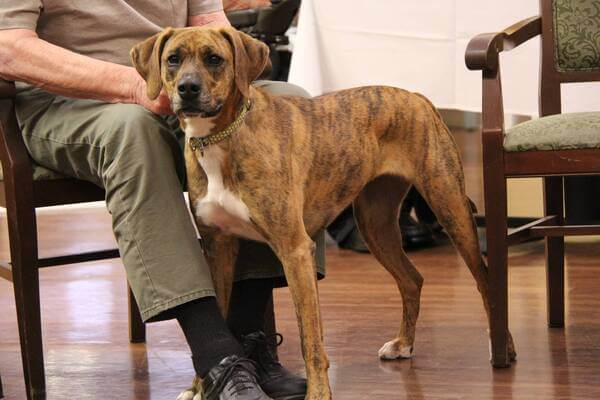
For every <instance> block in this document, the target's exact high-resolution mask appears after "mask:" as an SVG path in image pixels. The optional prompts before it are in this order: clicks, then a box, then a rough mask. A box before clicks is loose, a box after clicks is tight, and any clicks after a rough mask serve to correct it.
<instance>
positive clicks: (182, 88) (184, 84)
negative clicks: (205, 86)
mask: <svg viewBox="0 0 600 400" xmlns="http://www.w3.org/2000/svg"><path fill="white" fill-rule="evenodd" d="M177 92H178V93H179V96H180V97H181V98H182V99H193V98H195V97H197V96H198V95H199V94H200V79H198V77H197V76H193V75H192V76H184V77H183V78H181V79H180V80H179V83H178V84H177Z"/></svg>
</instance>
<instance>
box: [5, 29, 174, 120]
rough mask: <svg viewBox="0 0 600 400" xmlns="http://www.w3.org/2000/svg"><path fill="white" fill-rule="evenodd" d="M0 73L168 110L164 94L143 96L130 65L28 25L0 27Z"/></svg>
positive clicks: (65, 91) (74, 93) (55, 89)
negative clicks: (83, 51) (86, 52)
mask: <svg viewBox="0 0 600 400" xmlns="http://www.w3.org/2000/svg"><path fill="white" fill-rule="evenodd" d="M0 77H2V78H4V79H8V80H16V81H22V82H27V83H30V84H33V85H35V86H38V87H41V88H43V89H44V90H46V91H49V92H52V93H56V94H60V95H64V96H69V97H77V98H87V99H97V100H102V101H106V102H110V103H135V104H140V105H142V106H144V107H145V108H147V109H149V110H150V111H152V112H155V113H157V114H169V113H171V109H170V106H169V101H168V98H167V97H166V95H164V94H161V96H159V97H158V98H157V99H156V100H155V101H150V100H149V99H148V98H147V96H146V82H145V81H144V80H143V79H142V77H141V76H140V75H139V74H138V73H137V71H136V70H135V69H134V68H132V67H127V66H123V65H119V64H113V63H109V62H104V61H100V60H96V59H93V58H91V57H86V56H82V55H79V54H76V53H73V52H71V51H69V50H66V49H63V48H61V47H58V46H55V45H53V44H51V43H48V42H46V41H44V40H42V39H40V38H39V37H38V36H37V34H36V33H35V32H34V31H32V30H29V29H7V30H1V31H0Z"/></svg>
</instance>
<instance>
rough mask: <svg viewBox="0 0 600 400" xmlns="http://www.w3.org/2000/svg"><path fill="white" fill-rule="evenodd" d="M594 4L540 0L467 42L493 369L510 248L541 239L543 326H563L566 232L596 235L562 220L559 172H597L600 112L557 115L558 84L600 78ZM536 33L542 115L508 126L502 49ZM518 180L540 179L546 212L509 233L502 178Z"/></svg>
mask: <svg viewBox="0 0 600 400" xmlns="http://www.w3.org/2000/svg"><path fill="white" fill-rule="evenodd" d="M599 3H600V2H599V1H598V0H540V9H541V16H537V17H533V18H529V19H526V20H524V21H521V22H519V23H517V24H515V25H513V26H511V27H509V28H507V29H505V30H504V31H502V32H499V33H488V34H482V35H478V36H476V37H474V38H473V39H472V40H471V41H470V43H469V45H468V47H467V51H466V55H465V59H466V64H467V67H468V68H469V69H472V70H481V71H482V76H483V108H482V119H483V129H482V130H483V132H482V140H483V170H484V192H485V195H484V196H485V211H486V226H487V245H488V267H489V279H490V302H491V340H492V363H493V365H494V366H495V367H506V366H508V365H510V360H509V357H508V353H507V329H508V268H507V258H508V246H509V245H511V244H515V243H518V242H520V241H522V240H524V239H528V238H532V237H545V240H546V266H547V304H548V306H547V313H548V325H549V326H550V327H562V326H564V236H567V235H591V234H599V233H600V225H583V226H581V225H580V226H574V225H567V224H566V223H565V215H564V210H563V177H564V176H567V175H584V174H600V113H577V114H561V93H560V86H561V84H562V83H567V82H589V81H598V80H600V58H599V56H598V54H600V19H599V18H598V10H597V8H594V6H595V7H597V6H598V5H599ZM583 21H584V22H583ZM537 35H541V77H540V91H539V111H540V117H541V118H540V119H538V120H534V121H529V122H526V123H524V124H520V125H517V126H515V127H514V128H512V129H510V130H508V131H505V129H504V111H503V106H502V85H501V80H500V65H499V63H498V59H499V53H500V52H502V51H508V50H511V49H513V48H515V47H517V46H519V45H521V44H522V43H524V42H526V41H527V40H529V39H531V38H533V37H535V36H537ZM594 54H595V55H594ZM584 133H585V134H584ZM520 177H543V181H544V210H545V216H544V217H543V218H540V219H538V220H536V221H534V222H532V223H530V224H527V225H524V226H522V227H520V228H518V229H516V230H515V231H514V232H511V234H507V232H508V231H507V201H506V179H507V178H520Z"/></svg>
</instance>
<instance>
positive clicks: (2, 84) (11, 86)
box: [0, 78, 17, 99]
mask: <svg viewBox="0 0 600 400" xmlns="http://www.w3.org/2000/svg"><path fill="white" fill-rule="evenodd" d="M16 94H17V89H16V88H15V83H14V82H10V81H5V80H4V79H2V78H0V99H8V98H13V97H15V95H16Z"/></svg>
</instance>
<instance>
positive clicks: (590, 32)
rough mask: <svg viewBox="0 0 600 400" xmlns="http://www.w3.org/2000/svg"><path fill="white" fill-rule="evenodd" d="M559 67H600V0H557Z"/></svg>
mask: <svg viewBox="0 0 600 400" xmlns="http://www.w3.org/2000/svg"><path fill="white" fill-rule="evenodd" d="M553 6H554V8H553V11H554V26H555V30H554V32H555V37H554V40H555V48H556V51H555V59H556V69H557V70H558V71H561V72H567V71H593V70H600V0H554V2H553Z"/></svg>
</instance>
